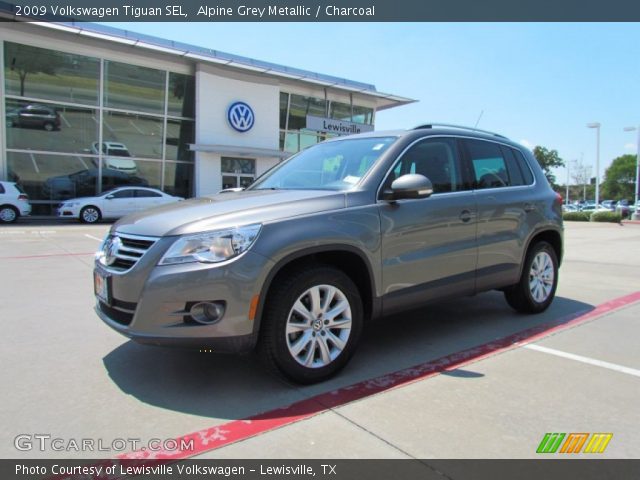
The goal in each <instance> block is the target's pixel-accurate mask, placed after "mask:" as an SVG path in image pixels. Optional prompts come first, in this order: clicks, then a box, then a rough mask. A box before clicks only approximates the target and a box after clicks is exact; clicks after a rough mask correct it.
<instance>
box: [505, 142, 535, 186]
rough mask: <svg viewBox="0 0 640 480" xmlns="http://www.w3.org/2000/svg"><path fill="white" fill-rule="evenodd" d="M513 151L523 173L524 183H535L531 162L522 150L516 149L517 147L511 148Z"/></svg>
mask: <svg viewBox="0 0 640 480" xmlns="http://www.w3.org/2000/svg"><path fill="white" fill-rule="evenodd" d="M509 150H511V153H513V156H514V158H515V159H516V163H517V164H518V166H519V167H520V172H521V173H522V179H523V181H524V185H531V184H533V173H532V172H531V168H529V164H528V163H527V161H526V160H525V159H524V156H523V155H522V152H520V151H519V150H516V149H515V148H510V149H509Z"/></svg>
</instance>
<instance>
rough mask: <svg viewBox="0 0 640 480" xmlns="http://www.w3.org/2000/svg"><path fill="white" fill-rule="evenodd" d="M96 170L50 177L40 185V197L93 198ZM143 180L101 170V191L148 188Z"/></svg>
mask: <svg viewBox="0 0 640 480" xmlns="http://www.w3.org/2000/svg"><path fill="white" fill-rule="evenodd" d="M97 180H98V169H97V168H90V169H87V170H80V171H79V172H75V173H71V174H69V175H59V176H56V177H50V178H47V180H45V182H44V183H43V185H42V197H43V198H45V199H51V200H67V199H69V198H76V197H86V196H93V195H95V194H96V193H97V190H96V185H97ZM148 185H149V182H148V181H147V180H145V179H144V178H141V177H138V176H135V175H129V174H127V173H125V172H121V171H119V170H113V169H110V168H103V169H102V191H105V190H110V189H112V188H115V187H122V186H148Z"/></svg>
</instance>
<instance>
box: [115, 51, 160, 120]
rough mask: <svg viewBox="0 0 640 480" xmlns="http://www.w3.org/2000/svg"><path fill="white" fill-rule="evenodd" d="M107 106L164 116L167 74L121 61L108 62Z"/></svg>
mask: <svg viewBox="0 0 640 480" xmlns="http://www.w3.org/2000/svg"><path fill="white" fill-rule="evenodd" d="M104 69H105V78H104V105H105V107H108V108H119V109H123V110H133V111H136V112H148V113H156V114H159V115H162V114H164V93H165V79H166V72H164V71H162V70H156V69H154V68H147V67H139V66H137V65H129V64H127V63H119V62H111V61H105V62H104Z"/></svg>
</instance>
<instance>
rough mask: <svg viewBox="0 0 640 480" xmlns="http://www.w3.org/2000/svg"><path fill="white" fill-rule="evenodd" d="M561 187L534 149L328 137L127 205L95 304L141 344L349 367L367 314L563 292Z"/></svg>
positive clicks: (542, 300) (100, 270)
mask: <svg viewBox="0 0 640 480" xmlns="http://www.w3.org/2000/svg"><path fill="white" fill-rule="evenodd" d="M561 202H562V199H561V198H560V197H559V196H558V195H557V194H556V193H554V192H553V190H552V189H551V188H550V186H549V184H548V182H547V180H546V178H545V176H544V174H543V172H542V171H541V169H540V167H539V166H538V164H537V162H536V160H535V158H534V157H533V155H532V154H531V152H530V151H529V150H527V149H525V148H523V147H521V146H519V145H518V144H516V143H514V142H512V141H510V140H508V139H506V138H504V137H502V136H500V135H497V134H491V133H489V132H479V131H477V130H473V129H464V128H459V127H457V128H452V127H451V126H447V127H442V126H438V127H436V126H435V125H423V126H421V127H418V128H416V129H413V130H410V131H393V132H373V133H367V134H360V135H353V136H349V137H343V138H338V139H335V140H330V141H326V142H323V143H320V144H318V145H315V146H313V147H311V148H308V149H306V150H304V151H302V152H300V153H298V154H297V155H294V156H293V157H291V158H289V159H288V160H286V161H284V162H282V163H280V164H279V165H277V166H276V167H274V168H273V169H271V170H270V171H268V172H267V173H266V174H264V175H263V176H262V177H261V178H259V179H258V180H257V181H255V182H254V183H253V184H252V185H251V186H250V187H249V188H247V189H246V190H245V191H242V192H228V193H224V194H219V195H212V196H207V197H203V198H196V199H191V200H188V201H185V202H181V203H179V204H175V205H171V206H165V207H160V208H156V209H152V210H148V211H146V212H142V213H136V214H134V215H130V216H127V217H124V218H123V219H121V220H120V221H119V222H117V223H116V224H114V225H113V227H112V228H111V230H110V232H109V234H108V235H107V237H106V239H105V241H104V243H103V245H102V247H101V250H100V251H99V252H98V254H97V255H96V262H95V270H94V286H95V294H96V297H97V305H96V311H97V313H98V315H99V316H100V317H101V318H102V320H103V321H104V322H105V323H107V324H108V325H109V326H110V327H112V328H114V329H115V330H117V331H118V332H120V333H122V334H124V335H126V336H128V337H130V338H132V339H134V340H136V341H138V342H142V343H149V344H157V345H179V346H192V347H196V348H203V347H207V348H212V349H213V350H214V351H218V352H246V351H250V350H252V349H254V348H256V347H257V349H258V351H259V352H260V353H261V355H262V357H263V358H264V359H265V361H266V362H267V363H268V364H269V365H271V366H273V367H275V369H276V370H277V371H279V372H280V373H281V374H283V375H284V376H286V377H288V378H290V379H292V380H294V381H297V382H301V383H312V382H317V381H321V380H324V379H326V378H328V377H330V376H331V375H333V374H335V373H336V372H337V371H338V370H339V369H341V368H342V367H344V366H345V364H346V363H347V362H348V361H349V359H350V357H351V356H352V355H353V353H354V351H355V349H356V346H357V344H358V340H359V338H360V335H361V332H362V329H363V328H364V327H366V324H367V321H369V320H370V319H371V318H373V317H378V316H381V315H387V314H390V313H394V312H398V311H401V310H407V309H411V308H415V307H418V306H420V305H423V304H426V303H428V302H430V301H433V300H436V299H442V298H445V297H459V296H462V295H474V294H476V293H479V292H482V291H486V290H492V289H500V290H502V291H504V296H505V298H506V300H507V302H508V303H509V305H511V306H512V307H513V308H514V309H515V310H517V311H519V312H529V313H537V312H541V311H543V310H545V309H546V308H547V307H548V306H549V304H550V303H551V301H552V300H553V298H554V295H555V291H556V285H557V282H558V267H559V265H560V261H561V257H562V250H563V227H562V215H561Z"/></svg>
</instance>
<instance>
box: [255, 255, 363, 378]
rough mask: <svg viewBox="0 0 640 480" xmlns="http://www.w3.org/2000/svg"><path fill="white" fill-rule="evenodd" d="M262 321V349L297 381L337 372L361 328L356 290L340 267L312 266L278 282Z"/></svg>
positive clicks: (280, 370) (275, 365) (268, 359)
mask: <svg viewBox="0 0 640 480" xmlns="http://www.w3.org/2000/svg"><path fill="white" fill-rule="evenodd" d="M276 281H277V282H278V283H277V285H276V286H275V287H274V288H272V289H271V290H270V292H269V298H268V299H266V301H267V304H266V308H265V314H264V317H263V322H262V336H261V341H260V345H259V350H260V353H261V354H262V357H263V358H264V359H265V360H266V362H267V363H268V366H269V367H272V368H273V369H275V370H276V371H277V373H279V374H281V375H283V376H284V377H286V378H288V379H290V380H293V381H294V382H297V383H302V384H311V383H317V382H321V381H323V380H326V379H328V378H330V377H331V376H333V375H335V374H336V373H337V372H338V371H339V370H341V369H342V368H343V367H344V366H345V365H346V364H347V362H348V361H349V360H350V358H351V356H352V355H353V353H354V352H355V349H356V346H357V344H358V341H359V339H360V334H361V332H362V323H363V318H362V317H363V314H362V301H361V299H360V294H359V292H358V288H357V287H356V286H355V284H354V283H353V281H352V280H351V279H350V278H349V277H348V276H347V275H346V274H345V273H344V272H342V271H341V270H338V269H337V268H334V267H329V266H320V265H318V266H311V267H309V268H306V269H300V270H296V271H293V272H291V274H289V275H287V276H286V277H281V278H279V279H277V280H276Z"/></svg>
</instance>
